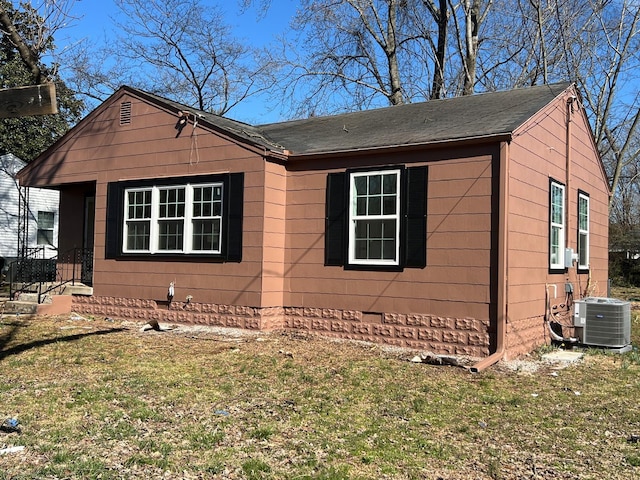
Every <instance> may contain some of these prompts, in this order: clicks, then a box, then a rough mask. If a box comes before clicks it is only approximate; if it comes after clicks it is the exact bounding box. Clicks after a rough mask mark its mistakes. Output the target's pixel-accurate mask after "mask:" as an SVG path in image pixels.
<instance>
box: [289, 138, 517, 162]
mask: <svg viewBox="0 0 640 480" xmlns="http://www.w3.org/2000/svg"><path fill="white" fill-rule="evenodd" d="M511 138H512V132H502V133H495V134H491V135H481V136H474V137H465V138H456V139H446V140H435V141H430V142H416V143H401V144H393V145H379V146H373V147H362V148H356V149H338V150H330V151H329V150H327V151H322V152H308V153H304V152H303V153H295V152H289V151H286V150H285V154H287V155H288V156H287V159H288V160H289V161H303V160H306V159H309V158H333V157H338V156H344V155H349V156H354V155H367V154H370V153H374V152H375V153H385V152H387V151H394V152H397V151H415V150H425V149H434V148H440V147H442V146H451V145H456V146H466V145H479V144H486V143H496V142H504V141H506V142H509V141H511Z"/></svg>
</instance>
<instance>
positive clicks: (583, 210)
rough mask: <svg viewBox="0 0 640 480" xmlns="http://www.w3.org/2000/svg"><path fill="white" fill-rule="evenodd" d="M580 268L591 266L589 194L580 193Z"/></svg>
mask: <svg viewBox="0 0 640 480" xmlns="http://www.w3.org/2000/svg"><path fill="white" fill-rule="evenodd" d="M578 268H580V269H585V270H586V269H588V268H589V196H588V195H587V194H585V193H582V192H579V193H578Z"/></svg>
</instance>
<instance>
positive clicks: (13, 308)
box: [0, 294, 73, 315]
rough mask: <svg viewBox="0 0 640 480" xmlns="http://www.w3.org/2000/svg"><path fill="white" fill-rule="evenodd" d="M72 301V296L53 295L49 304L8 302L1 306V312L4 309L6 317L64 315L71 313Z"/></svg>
mask: <svg viewBox="0 0 640 480" xmlns="http://www.w3.org/2000/svg"><path fill="white" fill-rule="evenodd" d="M23 295H24V294H23ZM72 301H73V297H72V296H71V295H53V296H51V297H49V301H48V302H47V303H40V304H38V303H36V302H35V301H24V300H8V301H5V302H4V305H1V304H0V311H2V308H3V307H4V314H5V315H7V314H20V315H64V314H67V313H71V306H72Z"/></svg>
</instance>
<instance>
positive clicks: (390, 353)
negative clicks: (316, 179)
mask: <svg viewBox="0 0 640 480" xmlns="http://www.w3.org/2000/svg"><path fill="white" fill-rule="evenodd" d="M633 329H634V343H635V344H636V345H637V342H638V340H639V336H638V333H639V331H640V322H639V321H638V319H637V318H635V319H634V322H633ZM232 333H234V332H229V334H226V335H222V334H219V333H216V331H204V330H197V329H194V330H187V329H179V330H177V331H171V332H156V331H147V332H141V331H140V325H134V324H130V323H121V322H109V321H106V320H104V319H86V318H82V317H79V316H77V315H71V316H66V317H54V318H42V317H35V318H22V317H15V316H7V315H5V316H4V317H3V318H2V320H1V321H0V378H1V379H2V380H1V381H0V421H2V420H4V419H5V418H15V419H18V420H19V422H20V427H21V431H20V432H13V433H3V432H0V449H3V448H7V447H15V446H24V450H22V451H19V452H13V453H6V454H4V455H0V479H62V478H64V479H79V478H82V479H98V478H100V479H151V478H154V479H156V478H170V479H173V478H177V479H195V478H202V479H209V478H211V479H292V480H293V479H324V480H331V479H334V480H335V479H433V480H435V479H448V480H451V479H533V478H537V479H547V478H553V479H598V480H599V479H603V478H607V479H635V478H640V443H639V442H638V440H639V439H640V437H638V435H640V406H639V400H638V399H639V398H640V375H639V373H640V355H639V353H638V351H637V350H636V351H634V352H629V353H627V354H624V355H610V354H602V353H600V352H598V351H595V350H591V351H588V352H587V355H586V357H585V360H584V361H583V362H581V363H579V364H576V365H572V366H569V367H567V368H563V369H558V368H556V367H555V366H553V365H548V364H543V363H541V362H538V363H535V364H534V365H535V366H536V367H538V368H537V370H532V369H530V368H527V369H521V370H519V371H518V370H514V369H512V368H507V366H506V365H504V364H502V365H497V366H494V367H491V368H490V369H488V370H485V371H484V372H481V373H480V374H476V375H473V374H470V373H468V372H467V371H466V370H465V369H463V368H458V367H446V366H440V367H437V366H430V365H426V364H421V363H412V362H410V361H407V359H409V358H411V357H412V356H413V355H412V354H411V353H410V352H400V351H394V350H387V349H384V348H382V347H380V346H372V345H368V344H361V343H349V342H337V341H331V340H323V339H319V338H316V337H306V336H302V335H293V334H291V335H285V334H259V335H256V334H243V335H231V334H232ZM536 358H537V356H535V355H534V356H532V357H531V358H529V359H528V360H531V361H534V360H536Z"/></svg>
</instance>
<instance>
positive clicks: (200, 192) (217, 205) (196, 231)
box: [123, 183, 223, 253]
mask: <svg viewBox="0 0 640 480" xmlns="http://www.w3.org/2000/svg"><path fill="white" fill-rule="evenodd" d="M222 190H223V186H222V184H221V183H220V184H210V185H191V184H186V185H178V186H162V187H156V186H154V187H150V188H144V189H140V188H131V189H125V202H126V205H125V211H126V215H125V220H124V222H125V225H124V228H125V235H124V245H123V252H125V253H133V252H136V253H137V252H139V253H193V252H198V253H220V243H221V242H220V236H221V235H222V228H221V223H222Z"/></svg>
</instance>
